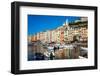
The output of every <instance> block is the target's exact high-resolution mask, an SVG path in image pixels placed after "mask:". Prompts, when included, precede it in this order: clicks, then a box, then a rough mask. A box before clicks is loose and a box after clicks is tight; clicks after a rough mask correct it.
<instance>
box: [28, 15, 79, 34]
mask: <svg viewBox="0 0 100 76" xmlns="http://www.w3.org/2000/svg"><path fill="white" fill-rule="evenodd" d="M79 19H80V17H76V16H51V15H28V35H34V34H36V33H38V32H42V31H46V30H51V29H56V28H57V27H59V26H62V25H63V23H65V22H66V20H68V22H74V21H75V20H79Z"/></svg>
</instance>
